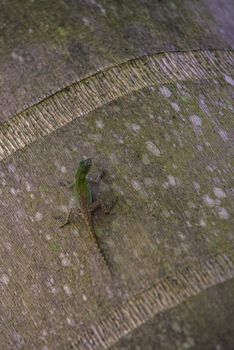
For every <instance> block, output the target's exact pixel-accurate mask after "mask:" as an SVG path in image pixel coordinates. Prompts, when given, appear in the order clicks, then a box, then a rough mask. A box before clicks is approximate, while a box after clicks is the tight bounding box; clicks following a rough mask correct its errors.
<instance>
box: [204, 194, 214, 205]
mask: <svg viewBox="0 0 234 350" xmlns="http://www.w3.org/2000/svg"><path fill="white" fill-rule="evenodd" d="M203 201H204V203H205V204H206V205H208V207H213V206H214V205H215V200H214V199H212V198H211V197H210V196H209V195H205V196H204V197H203Z"/></svg>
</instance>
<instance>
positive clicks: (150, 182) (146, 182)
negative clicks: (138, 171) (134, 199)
mask: <svg viewBox="0 0 234 350" xmlns="http://www.w3.org/2000/svg"><path fill="white" fill-rule="evenodd" d="M144 184H145V186H147V187H152V186H153V184H154V181H153V180H152V179H151V178H150V177H146V178H145V179H144Z"/></svg>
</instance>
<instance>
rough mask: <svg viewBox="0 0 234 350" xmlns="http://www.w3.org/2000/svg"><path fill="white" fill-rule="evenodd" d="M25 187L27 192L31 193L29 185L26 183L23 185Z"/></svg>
mask: <svg viewBox="0 0 234 350" xmlns="http://www.w3.org/2000/svg"><path fill="white" fill-rule="evenodd" d="M25 187H26V191H27V192H31V185H30V183H29V182H28V181H27V182H26V183H25Z"/></svg>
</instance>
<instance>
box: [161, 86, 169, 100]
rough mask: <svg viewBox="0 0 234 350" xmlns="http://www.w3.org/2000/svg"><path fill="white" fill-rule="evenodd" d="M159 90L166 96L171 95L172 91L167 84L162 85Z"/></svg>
mask: <svg viewBox="0 0 234 350" xmlns="http://www.w3.org/2000/svg"><path fill="white" fill-rule="evenodd" d="M159 91H160V93H161V94H162V95H163V96H164V97H166V98H169V97H171V91H170V90H169V89H168V88H167V87H166V86H162V87H160V89H159Z"/></svg>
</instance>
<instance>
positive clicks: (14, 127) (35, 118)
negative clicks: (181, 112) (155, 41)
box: [0, 51, 234, 160]
mask: <svg viewBox="0 0 234 350" xmlns="http://www.w3.org/2000/svg"><path fill="white" fill-rule="evenodd" d="M233 63H234V55H233V51H190V52H175V53H162V54H157V55H152V56H146V57H142V58H138V59H132V60H130V61H127V62H125V63H122V64H119V65H118V66H115V67H112V68H108V69H106V70H105V71H100V72H98V73H96V74H95V75H92V76H90V77H88V78H86V79H84V80H81V81H80V82H78V83H75V84H72V85H71V86H70V87H68V88H65V89H64V90H62V91H60V92H58V93H56V94H54V95H52V96H51V97H50V98H48V99H46V100H43V101H41V102H40V103H38V104H37V105H34V106H32V107H30V108H28V109H27V110H25V111H23V112H21V113H19V114H17V115H16V116H15V117H13V118H12V119H11V120H9V121H7V122H5V123H3V124H1V125H0V160H2V159H4V158H6V157H8V156H9V155H11V154H12V153H14V152H16V151H17V150H19V149H21V148H23V147H25V146H27V145H29V144H30V143H32V142H35V141H37V140H39V139H41V138H43V137H44V136H46V135H49V134H50V133H52V132H54V131H55V130H57V129H59V128H61V127H63V126H65V125H66V124H67V123H69V122H71V121H72V120H73V119H75V118H78V117H81V116H84V115H86V114H88V113H89V112H91V111H93V110H95V109H97V108H99V107H101V106H103V105H105V104H107V103H109V102H110V101H112V100H115V99H117V98H119V97H121V96H124V95H126V94H129V93H131V92H132V91H136V90H140V89H142V88H144V87H146V86H150V85H156V84H164V83H170V82H177V81H185V80H193V81H201V80H210V79H219V78H221V79H222V78H223V77H225V75H226V74H230V72H231V70H232V69H233V68H232V67H233Z"/></svg>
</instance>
